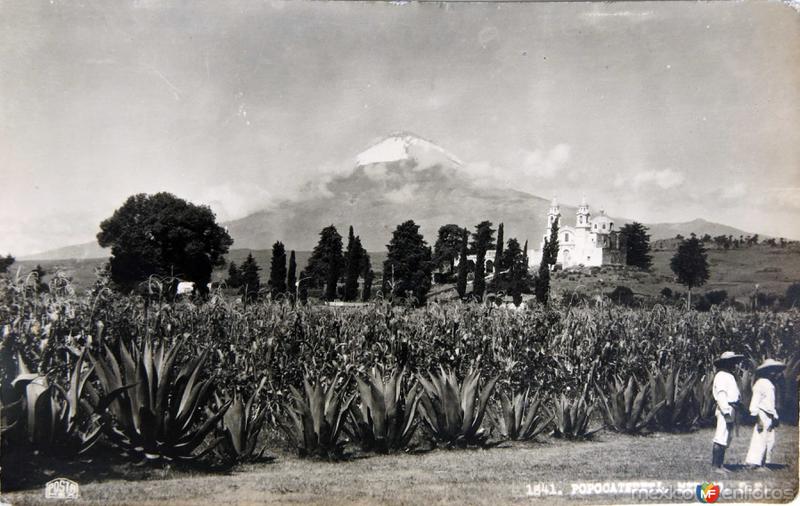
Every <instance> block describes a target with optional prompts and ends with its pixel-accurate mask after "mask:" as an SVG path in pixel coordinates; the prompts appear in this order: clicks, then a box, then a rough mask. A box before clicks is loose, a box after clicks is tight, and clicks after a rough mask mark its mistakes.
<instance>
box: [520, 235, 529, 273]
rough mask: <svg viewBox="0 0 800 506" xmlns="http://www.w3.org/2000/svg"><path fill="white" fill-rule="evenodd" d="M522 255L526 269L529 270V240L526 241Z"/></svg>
mask: <svg viewBox="0 0 800 506" xmlns="http://www.w3.org/2000/svg"><path fill="white" fill-rule="evenodd" d="M522 255H523V259H524V260H523V261H524V262H525V268H526V269H527V268H528V263H529V262H528V240H527V239H525V246H523V247H522Z"/></svg>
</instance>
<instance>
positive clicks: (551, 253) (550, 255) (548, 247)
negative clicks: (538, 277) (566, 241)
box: [542, 216, 561, 286]
mask: <svg viewBox="0 0 800 506" xmlns="http://www.w3.org/2000/svg"><path fill="white" fill-rule="evenodd" d="M559 221H561V216H556V219H555V220H554V221H553V226H552V227H550V238H549V239H548V240H547V241H546V242H545V248H544V251H543V252H542V255H543V258H542V260H544V255H545V254H546V255H547V262H546V263H547V264H548V265H555V264H556V262H557V261H558V227H559ZM548 286H549V276H548Z"/></svg>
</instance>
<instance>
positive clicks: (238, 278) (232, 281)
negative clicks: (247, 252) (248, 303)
mask: <svg viewBox="0 0 800 506" xmlns="http://www.w3.org/2000/svg"><path fill="white" fill-rule="evenodd" d="M225 284H227V285H228V287H230V288H239V287H240V286H242V273H241V271H240V270H239V267H237V266H236V262H234V261H231V263H230V265H228V279H226V280H225Z"/></svg>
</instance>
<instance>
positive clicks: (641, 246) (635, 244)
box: [620, 221, 653, 269]
mask: <svg viewBox="0 0 800 506" xmlns="http://www.w3.org/2000/svg"><path fill="white" fill-rule="evenodd" d="M620 233H621V235H622V244H624V245H625V250H626V251H625V254H626V261H625V263H626V264H628V265H633V266H635V267H639V268H641V269H649V268H650V266H651V265H652V264H653V257H652V256H651V255H650V235H649V234H648V233H647V227H645V226H644V225H642V224H641V223H639V222H637V221H634V222H633V223H627V224H625V226H624V227H622V229H621V230H620Z"/></svg>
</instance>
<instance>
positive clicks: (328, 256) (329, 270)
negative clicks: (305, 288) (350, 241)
mask: <svg viewBox="0 0 800 506" xmlns="http://www.w3.org/2000/svg"><path fill="white" fill-rule="evenodd" d="M343 264H344V259H343V258H342V236H341V235H339V232H337V231H336V227H334V226H333V225H330V226H328V227H325V228H323V229H322V231H321V232H320V233H319V242H318V243H317V245H316V246H315V247H314V251H312V252H311V258H309V259H308V266H307V267H306V268H305V271H306V273H307V275H308V276H309V277H311V279H309V280H308V282H311V283H313V286H317V287H318V286H320V285H323V284H324V286H325V294H324V297H325V299H327V300H334V299H335V298H336V289H337V285H338V283H339V278H340V277H341V274H342V265H343ZM304 284H305V283H301V286H302V285H304Z"/></svg>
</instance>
